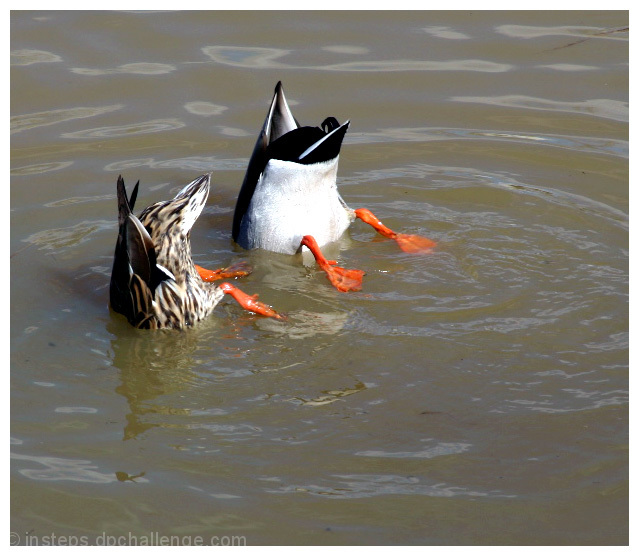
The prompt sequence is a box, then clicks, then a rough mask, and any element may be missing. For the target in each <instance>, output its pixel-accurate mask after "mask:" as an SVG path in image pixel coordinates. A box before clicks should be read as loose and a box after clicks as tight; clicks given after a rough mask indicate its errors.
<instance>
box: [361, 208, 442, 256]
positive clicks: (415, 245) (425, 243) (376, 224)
mask: <svg viewBox="0 0 639 556" xmlns="http://www.w3.org/2000/svg"><path fill="white" fill-rule="evenodd" d="M355 216H357V218H359V219H360V220H362V221H363V222H366V224H370V225H371V226H373V228H375V230H376V231H377V232H379V233H380V234H382V235H383V236H384V237H388V238H390V239H394V240H395V241H396V242H397V245H399V247H400V249H401V250H402V251H405V252H406V253H425V252H427V251H430V250H431V249H432V248H433V247H435V245H437V244H436V243H435V242H434V241H433V240H431V239H428V238H427V237H422V236H418V235H413V234H398V233H397V232H394V231H393V230H391V229H390V228H387V227H386V226H384V224H382V223H381V222H380V220H379V219H378V218H377V216H375V215H374V214H373V213H372V212H371V211H370V210H368V209H365V208H358V209H357V210H355Z"/></svg>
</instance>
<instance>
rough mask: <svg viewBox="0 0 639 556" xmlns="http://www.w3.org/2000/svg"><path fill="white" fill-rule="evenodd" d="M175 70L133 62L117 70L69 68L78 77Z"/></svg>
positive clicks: (148, 63)
mask: <svg viewBox="0 0 639 556" xmlns="http://www.w3.org/2000/svg"><path fill="white" fill-rule="evenodd" d="M176 69H177V68H176V67H175V66H172V65H170V64H158V63H154V62H133V63H130V64H122V65H121V66H118V67H117V68H71V71H72V72H73V73H77V74H79V75H113V74H117V73H131V74H136V75H163V74H166V73H171V72H172V71H175V70H176Z"/></svg>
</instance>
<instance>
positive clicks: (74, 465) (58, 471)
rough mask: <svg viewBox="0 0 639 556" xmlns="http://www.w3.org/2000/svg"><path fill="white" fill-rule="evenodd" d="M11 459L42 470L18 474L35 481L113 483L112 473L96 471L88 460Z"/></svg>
mask: <svg viewBox="0 0 639 556" xmlns="http://www.w3.org/2000/svg"><path fill="white" fill-rule="evenodd" d="M11 459H13V460H19V461H27V462H33V463H37V464H38V465H41V466H42V467H44V469H32V468H24V469H20V470H19V473H20V474H21V475H23V476H25V477H27V478H28V479H33V480H36V481H76V482H80V483H113V482H116V481H117V477H116V476H115V474H114V473H102V472H100V471H97V466H96V465H93V464H92V463H91V461H89V460H81V459H64V458H54V457H47V456H27V455H24V454H16V453H11Z"/></svg>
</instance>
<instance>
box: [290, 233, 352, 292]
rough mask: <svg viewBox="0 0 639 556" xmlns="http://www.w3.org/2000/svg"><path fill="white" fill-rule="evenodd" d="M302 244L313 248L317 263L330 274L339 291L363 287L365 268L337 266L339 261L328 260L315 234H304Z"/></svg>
mask: <svg viewBox="0 0 639 556" xmlns="http://www.w3.org/2000/svg"><path fill="white" fill-rule="evenodd" d="M302 245H306V247H308V248H309V249H310V250H311V253H313V256H314V257H315V260H316V261H317V264H318V265H319V266H320V268H321V269H322V270H323V271H324V272H326V276H328V279H329V280H330V281H331V284H333V286H335V288H337V289H338V290H339V291H341V292H347V291H355V292H356V291H359V290H361V289H362V276H364V271H363V270H355V269H347V268H342V267H341V266H336V265H337V261H327V260H326V258H325V257H324V255H322V252H321V251H320V248H319V245H317V241H315V238H314V237H313V236H304V237H303V238H302Z"/></svg>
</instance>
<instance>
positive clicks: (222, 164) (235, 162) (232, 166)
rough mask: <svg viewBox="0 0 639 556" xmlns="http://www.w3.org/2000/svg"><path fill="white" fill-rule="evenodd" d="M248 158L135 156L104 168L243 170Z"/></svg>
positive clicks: (199, 170)
mask: <svg viewBox="0 0 639 556" xmlns="http://www.w3.org/2000/svg"><path fill="white" fill-rule="evenodd" d="M246 162H247V161H246V159H245V158H239V159H222V158H216V157H214V156H188V157H184V158H172V159H170V160H156V159H155V158H133V159H130V160H118V161H116V162H112V163H111V164H107V165H106V166H105V167H104V170H105V171H107V172H121V171H124V170H129V169H130V168H142V167H148V168H153V169H162V168H165V169H166V168H178V169H180V170H193V171H195V172H209V171H211V170H216V171H221V170H243V169H244V168H246Z"/></svg>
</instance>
